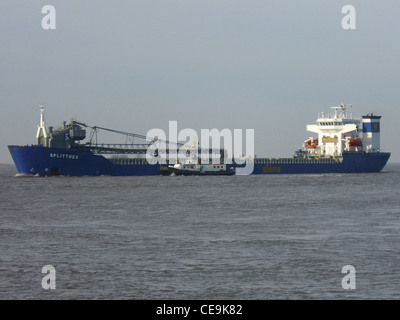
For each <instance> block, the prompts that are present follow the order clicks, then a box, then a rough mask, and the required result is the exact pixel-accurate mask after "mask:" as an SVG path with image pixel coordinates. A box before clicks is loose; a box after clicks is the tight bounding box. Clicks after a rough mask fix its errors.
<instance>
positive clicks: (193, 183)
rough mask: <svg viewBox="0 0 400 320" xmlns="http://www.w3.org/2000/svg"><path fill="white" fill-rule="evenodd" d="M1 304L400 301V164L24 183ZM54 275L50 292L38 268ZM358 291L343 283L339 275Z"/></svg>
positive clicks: (1, 280)
mask: <svg viewBox="0 0 400 320" xmlns="http://www.w3.org/2000/svg"><path fill="white" fill-rule="evenodd" d="M14 174H15V169H14V168H13V167H0V181H1V184H0V298H1V299H257V300H258V299H399V298H400V290H399V288H400V185H399V183H400V165H393V164H392V165H390V164H389V165H388V166H387V167H386V168H385V171H384V172H382V173H379V174H355V175H352V174H350V175H348V174H347V175H345V174H343V175H342V174H324V175H277V176H234V177H96V178H92V177H83V178H73V177H51V178H26V177H15V176H14ZM45 265H52V266H54V268H55V270H56V289H55V290H44V289H43V288H42V278H43V277H44V276H45V275H46V274H43V273H41V271H42V267H43V266H45ZM345 265H352V266H354V267H355V270H356V278H355V281H356V282H355V283H356V289H354V290H351V289H349V290H345V289H343V287H342V279H343V277H344V276H345V274H343V273H341V271H342V267H343V266H345Z"/></svg>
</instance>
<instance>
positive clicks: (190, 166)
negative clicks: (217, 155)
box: [160, 142, 235, 176]
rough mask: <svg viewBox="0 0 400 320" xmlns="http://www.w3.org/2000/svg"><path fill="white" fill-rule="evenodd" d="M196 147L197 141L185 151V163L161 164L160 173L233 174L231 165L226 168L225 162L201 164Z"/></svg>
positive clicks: (175, 174) (177, 174) (182, 174)
mask: <svg viewBox="0 0 400 320" xmlns="http://www.w3.org/2000/svg"><path fill="white" fill-rule="evenodd" d="M197 148H198V146H197V143H196V142H194V143H193V144H192V146H191V147H190V148H189V149H188V150H187V151H186V156H187V158H186V161H185V163H179V162H178V163H176V164H171V165H161V167H160V174H161V175H163V176H170V175H173V176H232V175H234V174H235V168H234V167H233V166H229V168H227V166H226V164H224V163H222V162H219V163H206V164H202V163H201V162H200V158H199V157H198V156H197V154H198V149H197ZM177 160H179V159H177Z"/></svg>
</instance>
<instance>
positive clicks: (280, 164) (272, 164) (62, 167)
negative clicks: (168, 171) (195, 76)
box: [8, 146, 390, 176]
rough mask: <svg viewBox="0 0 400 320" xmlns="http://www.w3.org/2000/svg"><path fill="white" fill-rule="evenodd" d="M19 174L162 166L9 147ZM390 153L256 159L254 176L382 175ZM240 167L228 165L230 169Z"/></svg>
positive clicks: (125, 171)
mask: <svg viewBox="0 0 400 320" xmlns="http://www.w3.org/2000/svg"><path fill="white" fill-rule="evenodd" d="M8 148H9V150H10V153H11V156H12V158H13V160H14V163H15V166H16V168H17V171H18V173H19V174H23V175H39V176H49V175H66V176H101V175H109V176H151V175H153V176H155V175H157V176H158V175H160V165H157V164H155V165H150V164H116V163H114V162H112V161H110V160H108V159H106V158H105V157H103V156H102V155H95V154H93V153H92V152H90V151H88V150H80V149H61V148H46V147H43V146H8ZM389 157H390V153H384V152H381V153H362V152H354V153H344V154H343V161H342V162H335V161H330V162H326V161H325V162H324V161H323V160H302V159H296V160H295V159H292V158H287V159H279V160H266V159H256V163H255V164H254V170H253V174H301V173H366V172H379V171H381V170H382V169H383V168H384V167H385V165H386V163H387V161H388V159H389ZM232 166H233V167H241V166H240V165H227V168H228V169H229V168H230V167H232Z"/></svg>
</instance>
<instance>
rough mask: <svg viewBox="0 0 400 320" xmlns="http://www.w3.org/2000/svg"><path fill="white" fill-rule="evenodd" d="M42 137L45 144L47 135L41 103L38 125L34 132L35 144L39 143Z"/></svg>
mask: <svg viewBox="0 0 400 320" xmlns="http://www.w3.org/2000/svg"><path fill="white" fill-rule="evenodd" d="M42 137H43V138H44V139H45V140H44V142H45V145H46V144H47V137H48V136H47V131H46V126H45V123H44V108H43V105H40V123H39V125H38V130H37V133H36V139H37V144H40V143H41V141H40V140H41V138H42Z"/></svg>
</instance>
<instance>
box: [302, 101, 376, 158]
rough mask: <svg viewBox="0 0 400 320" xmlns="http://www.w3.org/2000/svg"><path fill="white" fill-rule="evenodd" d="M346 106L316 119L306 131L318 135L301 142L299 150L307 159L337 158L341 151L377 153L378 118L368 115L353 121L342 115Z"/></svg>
mask: <svg viewBox="0 0 400 320" xmlns="http://www.w3.org/2000/svg"><path fill="white" fill-rule="evenodd" d="M346 108H347V105H346V103H344V102H343V103H341V104H340V106H335V107H332V109H333V113H330V114H327V115H325V114H324V113H322V115H321V116H319V117H318V119H317V123H316V124H313V125H308V126H307V131H309V132H313V133H316V134H318V138H312V137H311V138H309V139H308V140H306V141H305V142H304V145H303V151H306V152H307V156H311V157H339V156H341V155H342V153H343V152H346V151H349V152H361V151H365V152H379V139H380V138H379V119H380V116H374V115H372V114H369V115H367V116H363V119H356V118H353V116H352V115H351V114H350V115H348V114H347V112H346Z"/></svg>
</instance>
